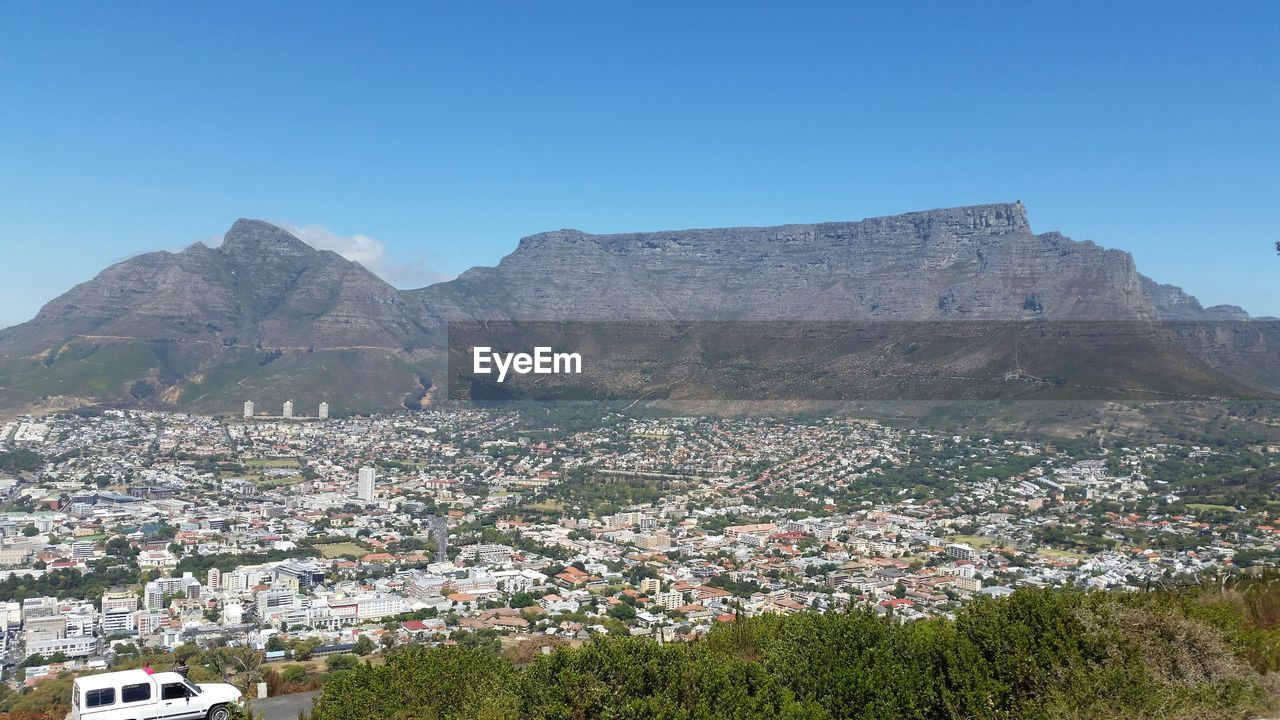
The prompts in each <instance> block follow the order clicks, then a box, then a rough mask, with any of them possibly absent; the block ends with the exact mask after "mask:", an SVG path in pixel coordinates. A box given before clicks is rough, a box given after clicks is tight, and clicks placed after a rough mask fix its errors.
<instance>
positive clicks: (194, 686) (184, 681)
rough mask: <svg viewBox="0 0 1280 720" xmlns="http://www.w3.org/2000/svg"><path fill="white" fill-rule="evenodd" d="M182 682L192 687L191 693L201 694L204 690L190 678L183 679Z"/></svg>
mask: <svg viewBox="0 0 1280 720" xmlns="http://www.w3.org/2000/svg"><path fill="white" fill-rule="evenodd" d="M182 684H183V685H186V686H187V687H188V688H190V689H191V694H192V695H199V694H200V693H202V692H204V691H203V690H201V689H200V686H199V685H196V684H195V683H193V682H191V681H190V680H183V681H182Z"/></svg>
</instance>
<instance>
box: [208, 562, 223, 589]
mask: <svg viewBox="0 0 1280 720" xmlns="http://www.w3.org/2000/svg"><path fill="white" fill-rule="evenodd" d="M204 584H205V585H208V586H209V589H210V590H211V591H213V592H218V591H219V590H221V589H222V571H221V570H219V569H218V568H216V567H214V568H209V574H208V575H207V576H206V577H205V581H204Z"/></svg>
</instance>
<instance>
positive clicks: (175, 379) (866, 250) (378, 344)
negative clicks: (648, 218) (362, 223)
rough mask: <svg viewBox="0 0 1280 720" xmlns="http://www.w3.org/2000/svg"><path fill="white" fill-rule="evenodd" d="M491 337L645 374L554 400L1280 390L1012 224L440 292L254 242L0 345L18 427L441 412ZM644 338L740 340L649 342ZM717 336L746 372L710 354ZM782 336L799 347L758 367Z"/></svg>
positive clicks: (471, 282) (1249, 354)
mask: <svg viewBox="0 0 1280 720" xmlns="http://www.w3.org/2000/svg"><path fill="white" fill-rule="evenodd" d="M469 320H481V321H490V320H541V321H547V320H575V321H596V322H597V324H596V325H595V326H589V327H585V326H584V327H585V329H584V327H578V328H577V330H575V332H576V333H577V335H575V336H574V337H573V338H572V339H573V340H575V341H576V342H582V343H584V344H587V345H593V344H594V345H595V346H597V347H607V348H613V349H621V350H622V351H620V352H615V351H614V350H610V351H609V352H607V353H606V354H604V355H602V356H601V357H599V358H596V359H597V360H599V362H595V363H593V364H592V367H593V368H594V372H595V375H594V376H592V377H585V378H581V379H580V380H581V382H580V383H578V384H577V385H576V386H575V387H572V388H568V390H567V395H566V394H565V393H561V394H557V393H554V392H553V393H550V394H549V396H551V397H561V396H575V393H576V396H585V397H591V398H609V397H617V398H623V399H633V398H637V397H645V398H653V399H681V398H687V399H694V400H707V401H715V400H726V399H727V400H737V399H741V398H752V399H770V398H774V399H783V400H791V399H798V400H845V399H938V398H940V399H1045V398H1053V399H1063V398H1067V399H1088V398H1094V397H1099V396H1101V397H1106V398H1117V397H1118V398H1122V399H1170V398H1173V399H1176V398H1184V397H1185V398H1196V399H1203V398H1214V397H1271V396H1274V395H1275V394H1276V393H1280V328H1278V327H1277V324H1276V323H1274V322H1267V321H1259V320H1250V319H1249V318H1248V315H1247V314H1246V313H1244V311H1243V310H1240V309H1239V308H1234V307H1230V306H1218V307H1211V308H1203V307H1201V305H1200V303H1199V302H1198V301H1197V300H1196V299H1195V298H1193V297H1191V296H1189V295H1187V294H1186V293H1184V292H1182V291H1181V290H1180V289H1178V288H1176V287H1172V286H1168V285H1161V284H1159V283H1157V282H1155V281H1153V280H1151V279H1149V278H1146V277H1145V276H1143V275H1141V274H1140V273H1139V272H1138V271H1137V269H1136V268H1135V266H1134V263H1133V259H1132V257H1130V256H1129V255H1128V254H1127V253H1124V252H1121V251H1118V250H1109V249H1103V248H1101V247H1099V246H1097V245H1095V244H1093V243H1091V242H1076V241H1073V240H1070V239H1068V238H1066V237H1064V236H1062V235H1060V234H1058V233H1052V232H1050V233H1043V234H1035V233H1033V232H1032V230H1031V226H1030V222H1029V220H1028V218H1027V214H1026V210H1025V208H1023V206H1022V205H1021V204H1020V203H1013V204H995V205H981V206H974V207H964V208H951V209H944V210H932V211H926V212H918V213H909V214H905V215H897V216H892V217H884V218H873V219H868V220H863V221H859V222H839V223H821V224H810V225H785V226H778V227H770V228H721V229H709V230H688V231H664V232H653V233H629V234H622V235H590V234H587V233H583V232H580V231H576V230H561V231H556V232H550V233H542V234H539V235H534V236H531V237H527V238H524V239H523V240H521V241H520V243H519V245H518V247H517V248H516V250H515V251H514V252H513V253H511V254H510V255H508V256H507V257H505V258H503V259H502V260H501V262H499V263H498V265H497V266H495V267H482V268H473V269H471V270H469V271H467V272H465V273H463V274H462V275H461V276H459V277H458V278H456V279H455V280H451V281H449V282H444V283H438V284H436V285H432V286H429V287H427V288H422V289H418V290H396V289H395V288H393V287H391V286H390V285H388V284H387V283H385V282H383V281H382V280H381V279H379V278H378V277H377V276H375V275H373V274H372V273H370V272H368V271H367V270H365V269H364V268H363V267H361V266H360V265H359V264H357V263H353V262H350V261H347V260H345V259H343V258H342V257H340V256H338V255H336V254H334V253H332V252H328V251H319V250H315V249H313V248H311V247H309V246H307V245H306V244H305V243H303V242H302V241H300V240H298V239H297V238H295V237H294V236H292V235H290V234H289V233H288V232H286V231H284V230H282V229H280V228H277V227H275V226H272V225H270V224H268V223H264V222H261V221H254V220H240V221H237V222H236V223H235V224H234V225H233V226H232V227H231V229H230V230H229V231H228V232H227V234H226V236H225V238H224V240H223V242H222V243H221V245H219V246H218V247H215V248H210V247H206V246H204V245H202V244H199V243H197V244H196V245H193V246H191V247H189V248H187V249H186V250H183V251H181V252H177V253H168V252H158V253H149V254H146V255H141V256H138V257H135V258H131V259H129V260H126V261H124V262H121V263H118V264H116V265H113V266H111V267H110V268H107V269H106V270H104V271H103V272H102V273H100V274H99V275H98V276H97V277H96V278H94V279H92V280H90V281H88V282H85V283H83V284H81V285H78V286H76V287H75V288H73V289H72V290H70V291H69V292H67V293H65V294H64V295H62V296H60V297H58V298H56V299H54V300H53V301H51V302H49V303H48V304H47V305H46V306H45V307H44V308H43V309H41V311H40V312H39V314H38V315H37V316H36V317H35V318H34V319H32V320H31V321H29V322H27V323H23V324H22V325H19V326H16V327H13V328H9V329H7V330H4V331H0V407H4V408H8V409H10V410H13V409H16V408H32V409H42V408H43V409H52V408H65V407H77V406H82V405H90V404H100V403H105V404H123V405H148V406H157V407H177V408H184V409H190V410H194V411H198V412H237V411H238V410H239V408H240V406H241V403H242V402H243V401H244V400H246V399H253V400H256V401H257V402H258V404H259V408H260V409H263V408H276V407H278V406H279V403H281V402H283V401H284V400H286V399H292V400H294V401H295V404H296V405H297V406H298V407H299V408H306V407H314V406H315V405H316V404H317V403H318V402H320V401H321V400H327V401H328V402H329V403H330V404H331V406H332V407H333V408H334V411H335V412H337V413H342V412H359V411H367V410H388V409H395V408H401V407H406V406H407V407H416V406H418V404H419V402H420V400H421V398H422V396H423V393H424V392H425V391H426V390H427V389H428V388H430V387H432V386H440V385H450V386H451V388H452V387H454V386H457V387H462V386H464V385H466V383H465V382H464V383H459V382H457V380H458V379H457V378H452V379H451V378H449V377H448V376H447V372H446V354H445V343H446V338H447V336H448V332H449V323H450V322H456V321H469ZM624 321H640V322H643V323H653V322H657V323H667V324H669V325H667V326H665V327H674V326H675V325H671V324H681V325H680V327H684V326H683V325H682V324H683V323H686V322H694V321H708V322H710V323H721V324H720V325H695V326H694V328H695V331H694V332H692V333H691V334H690V333H686V334H684V335H678V336H675V337H672V338H667V339H666V340H664V341H663V342H659V343H656V344H653V345H650V344H648V342H647V339H646V338H647V336H646V334H645V333H646V332H647V331H642V332H640V333H639V334H637V332H636V330H635V327H634V326H628V325H627V324H625V322H624ZM797 321H804V322H809V323H846V324H852V325H844V326H841V327H840V329H839V334H837V335H836V336H828V335H824V334H822V332H819V333H818V334H817V335H811V336H809V338H808V340H807V341H802V342H793V340H794V336H795V334H796V333H797V332H802V331H804V330H803V329H804V328H806V327H811V326H806V325H803V324H800V325H797V324H796V323H797ZM725 323H728V324H727V325H726V324H725ZM744 323H745V324H744ZM750 323H774V325H773V326H771V327H768V328H766V329H765V330H764V331H760V330H758V328H757V326H753V325H751V324H750ZM984 323H985V325H984ZM1035 323H1049V324H1050V325H1048V326H1045V325H1036V324H1035ZM1063 323H1066V324H1069V325H1067V326H1065V327H1069V328H1071V330H1069V331H1068V332H1066V333H1063V332H1062V331H1061V329H1062V328H1063V327H1064V325H1062V324H1063ZM1080 323H1084V324H1085V325H1083V326H1081V325H1079V324H1080ZM1092 323H1105V324H1106V325H1105V326H1098V325H1090V324H1092ZM1054 324H1056V325H1054ZM660 327H662V326H660ZM850 327H852V328H853V330H852V331H851V330H850ZM1046 327H1047V328H1048V329H1045V328H1046ZM1081 327H1083V330H1081ZM726 328H728V330H726ZM798 329H799V330H798ZM1029 331H1030V335H1028V332H1029ZM682 332H684V331H683V330H682ZM824 332H826V331H824ZM709 333H710V334H712V335H709ZM715 333H720V335H719V336H715V335H714V334H715ZM725 333H728V335H727V336H725ZM762 333H763V334H762ZM709 337H714V339H716V340H717V341H723V342H725V343H726V344H727V345H728V346H730V347H733V346H734V345H735V344H736V345H742V346H743V351H742V352H741V353H739V354H736V355H726V354H722V355H721V356H719V357H712V356H709V355H707V354H706V353H704V352H702V348H703V347H704V346H706V345H707V344H708V343H709V340H708V338H709ZM758 337H765V338H774V339H776V340H777V342H776V343H766V344H765V346H763V347H758V348H757V347H755V346H754V345H753V341H754V339H756V338H758ZM1046 337H1047V338H1049V340H1047V341H1046V340H1043V338H1046ZM1099 337H1102V338H1104V340H1099V339H1098V338H1099ZM1036 338H1041V339H1036ZM1107 338H1109V339H1107ZM672 358H677V359H679V360H681V361H687V362H673V361H672ZM1011 373H1012V377H1013V379H1014V380H1017V381H1019V382H1010V381H1009V380H1010V377H1011V376H1010V374H1011ZM1022 380H1029V381H1030V382H1021V381H1022ZM1038 381H1042V382H1038ZM535 394H538V393H535ZM461 396H462V397H469V396H470V393H469V388H468V389H467V390H466V391H464V392H463V393H461Z"/></svg>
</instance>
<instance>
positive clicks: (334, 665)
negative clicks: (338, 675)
mask: <svg viewBox="0 0 1280 720" xmlns="http://www.w3.org/2000/svg"><path fill="white" fill-rule="evenodd" d="M324 664H325V666H326V667H328V668H329V670H330V671H338V670H350V669H351V668H354V667H356V666H358V665H359V664H360V659H359V658H357V657H356V656H355V655H351V654H348V653H342V654H340V655H330V656H329V657H327V658H325V661H324Z"/></svg>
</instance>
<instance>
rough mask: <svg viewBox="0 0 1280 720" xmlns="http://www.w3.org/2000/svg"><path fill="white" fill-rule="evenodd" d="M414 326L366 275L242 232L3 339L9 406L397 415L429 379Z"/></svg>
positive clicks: (295, 245)
mask: <svg viewBox="0 0 1280 720" xmlns="http://www.w3.org/2000/svg"><path fill="white" fill-rule="evenodd" d="M416 316H417V312H416V308H414V307H413V305H412V304H408V303H406V300H405V297H404V296H403V294H402V293H400V292H399V291H397V290H396V289H395V288H393V287H391V286H390V285H388V284H387V283H386V282H384V281H383V280H381V279H380V278H378V277H377V276H376V275H374V274H373V273H371V272H369V271H368V270H366V269H364V268H363V267H361V266H360V265H359V264H357V263H353V262H350V261H348V260H345V259H344V258H342V257H341V256H339V255H337V254H336V253H333V252H329V251H325V250H316V249H314V248H312V247H310V246H308V245H307V244H305V243H303V242H302V241H301V240H299V239H297V238H296V237H294V236H293V235H291V234H289V233H288V232H286V231H285V230H282V229H280V228H278V227H275V226H274V225H270V224H268V223H265V222H261V221H256V220H238V221H236V223H235V224H234V225H232V227H231V229H230V230H229V231H227V234H226V236H225V237H224V239H223V242H222V244H221V245H219V246H218V247H216V248H209V247H206V246H205V245H203V244H200V243H197V244H195V245H192V246H191V247H189V248H187V249H185V250H183V251H182V252H178V253H169V252H155V253H148V254H145V255H140V256H138V257H134V258H131V259H129V260H125V261H123V262H120V263H117V264H115V265H112V266H111V267H109V268H107V269H106V270H104V271H103V272H102V273H100V274H99V275H98V276H97V277H95V278H94V279H93V280H90V281H89V282H86V283H82V284H80V285H77V286H76V287H74V288H72V289H71V290H70V291H69V292H67V293H66V294H64V295H62V296H60V297H58V298H56V299H54V300H53V301H51V302H50V303H48V304H47V305H45V306H44V307H43V308H42V309H41V310H40V312H39V313H38V314H37V315H36V317H35V318H34V319H33V320H31V321H30V322H27V323H24V324H22V325H19V326H17V327H14V328H10V329H8V330H5V331H3V332H0V385H2V386H3V387H4V390H3V391H0V403H3V404H5V405H13V404H18V403H30V402H40V401H42V400H44V399H45V398H49V397H52V398H54V402H55V403H57V404H64V405H65V404H70V405H75V404H80V403H83V402H88V401H101V402H125V403H132V402H156V403H161V404H173V405H178V406H183V407H190V408H193V409H198V410H227V409H230V408H232V407H233V406H239V404H240V403H241V402H243V400H244V399H246V398H249V397H258V398H262V399H263V400H266V399H267V398H271V399H273V400H275V401H277V402H281V401H283V400H284V399H286V398H289V397H294V399H296V400H298V401H300V402H303V401H306V402H307V404H308V405H312V406H314V404H315V403H318V402H319V401H320V399H322V398H324V397H328V396H330V395H337V394H339V393H338V392H337V390H336V389H337V388H339V387H341V388H344V390H343V393H344V394H347V395H349V396H350V397H352V398H353V401H352V402H353V405H354V406H356V407H383V406H395V405H398V404H399V403H400V402H401V401H402V399H403V398H404V396H405V395H406V394H408V393H411V392H413V388H415V387H416V386H417V384H418V382H419V374H420V372H421V371H422V370H421V368H420V367H419V365H420V362H421V357H419V353H417V352H416V351H415V350H414V348H420V347H423V346H425V345H427V344H428V340H427V334H426V332H425V331H424V329H423V328H422V327H420V326H419V325H418V324H417V320H416Z"/></svg>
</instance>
